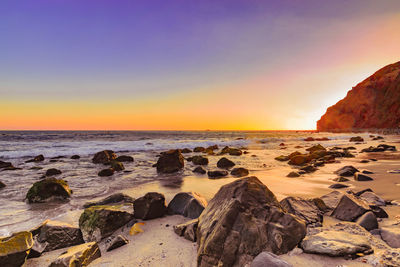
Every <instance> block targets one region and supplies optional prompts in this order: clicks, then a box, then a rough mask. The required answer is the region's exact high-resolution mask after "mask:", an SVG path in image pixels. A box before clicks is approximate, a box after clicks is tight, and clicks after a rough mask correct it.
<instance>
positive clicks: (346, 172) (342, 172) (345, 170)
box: [335, 166, 359, 177]
mask: <svg viewBox="0 0 400 267" xmlns="http://www.w3.org/2000/svg"><path fill="white" fill-rule="evenodd" d="M358 171H359V170H358V169H356V168H354V167H353V166H344V167H342V168H340V169H338V170H336V171H335V173H336V174H337V175H339V176H346V177H349V176H353V175H354V174H355V173H356V172H358Z"/></svg>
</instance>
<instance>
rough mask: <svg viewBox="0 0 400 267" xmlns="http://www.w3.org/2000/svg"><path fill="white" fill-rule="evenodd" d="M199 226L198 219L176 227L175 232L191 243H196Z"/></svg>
mask: <svg viewBox="0 0 400 267" xmlns="http://www.w3.org/2000/svg"><path fill="white" fill-rule="evenodd" d="M198 224H199V220H198V219H194V220H191V221H188V222H185V223H182V224H178V225H175V226H174V232H175V233H176V234H177V235H179V236H183V237H184V238H185V239H187V240H189V241H192V242H196V231H197V227H198Z"/></svg>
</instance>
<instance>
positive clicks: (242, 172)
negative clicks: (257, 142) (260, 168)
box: [231, 167, 249, 177]
mask: <svg viewBox="0 0 400 267" xmlns="http://www.w3.org/2000/svg"><path fill="white" fill-rule="evenodd" d="M231 175H232V176H235V177H244V176H247V175H249V170H248V169H246V168H241V167H240V168H234V169H233V170H232V171H231Z"/></svg>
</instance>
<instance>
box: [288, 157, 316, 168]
mask: <svg viewBox="0 0 400 267" xmlns="http://www.w3.org/2000/svg"><path fill="white" fill-rule="evenodd" d="M289 157H290V155H289ZM310 161H311V156H310V155H296V156H293V157H290V160H289V162H288V163H289V164H290V165H297V166H301V165H304V164H307V163H309V162H310Z"/></svg>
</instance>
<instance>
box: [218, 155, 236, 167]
mask: <svg viewBox="0 0 400 267" xmlns="http://www.w3.org/2000/svg"><path fill="white" fill-rule="evenodd" d="M235 165H236V164H235V163H234V162H233V161H231V160H229V159H227V158H225V157H224V158H221V159H220V160H218V162H217V167H218V168H222V169H229V168H232V167H233V166H235Z"/></svg>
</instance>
